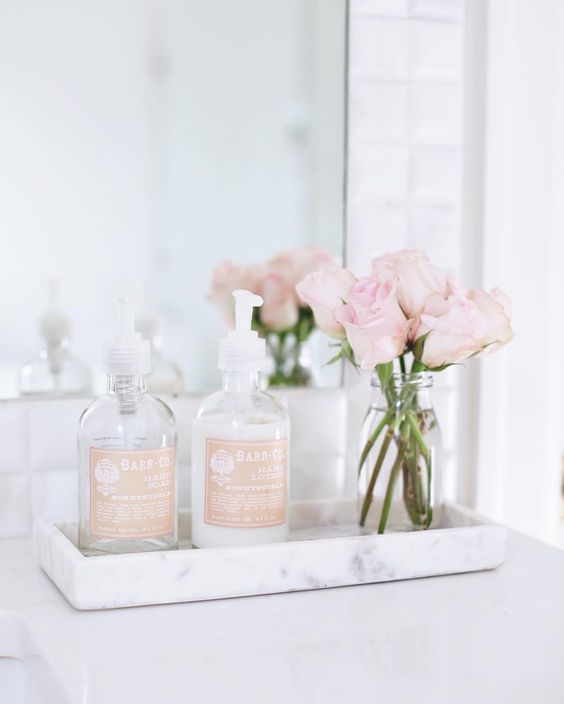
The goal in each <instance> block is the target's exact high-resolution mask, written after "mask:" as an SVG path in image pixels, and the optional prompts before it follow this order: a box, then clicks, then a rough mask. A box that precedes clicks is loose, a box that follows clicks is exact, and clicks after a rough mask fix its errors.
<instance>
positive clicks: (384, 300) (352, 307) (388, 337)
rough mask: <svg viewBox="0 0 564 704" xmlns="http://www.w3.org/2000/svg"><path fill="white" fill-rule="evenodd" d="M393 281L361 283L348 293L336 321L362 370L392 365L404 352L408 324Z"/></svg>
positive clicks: (376, 279) (374, 279)
mask: <svg viewBox="0 0 564 704" xmlns="http://www.w3.org/2000/svg"><path fill="white" fill-rule="evenodd" d="M396 293H397V280H396V279H395V278H394V277H384V278H377V277H375V276H371V277H365V278H362V279H360V280H359V281H358V282H357V283H356V284H355V285H354V286H353V287H352V288H351V290H350V291H349V294H348V296H347V298H346V303H345V304H344V305H342V306H340V308H339V309H338V310H337V312H336V313H335V318H336V320H337V321H338V322H339V323H342V325H343V327H344V328H345V331H346V335H347V340H348V341H349V344H350V346H351V347H352V350H353V352H354V356H355V359H356V361H357V363H358V364H360V367H361V368H362V369H373V368H374V367H375V366H376V365H377V364H384V363H386V362H391V361H392V360H393V359H395V358H396V357H399V356H400V355H401V354H403V352H404V351H405V346H406V342H407V335H408V331H409V322H408V320H407V319H406V317H405V315H404V313H403V311H402V309H401V308H400V305H399V303H398V300H397V297H396Z"/></svg>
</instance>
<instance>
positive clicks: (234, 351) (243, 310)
mask: <svg viewBox="0 0 564 704" xmlns="http://www.w3.org/2000/svg"><path fill="white" fill-rule="evenodd" d="M233 297H234V298H235V330H231V331H230V332H229V333H228V335H227V337H225V338H224V339H223V340H220V342H219V365H218V366H219V368H220V369H222V370H224V371H240V372H243V371H251V372H252V371H257V370H258V369H261V368H262V367H263V365H264V359H265V344H264V340H263V339H262V338H260V337H259V336H258V334H257V332H256V330H253V329H252V322H253V308H256V307H258V306H262V304H263V300H262V298H261V297H260V296H257V295H256V294H255V293H252V292H251V291H245V290H244V289H237V290H236V291H233Z"/></svg>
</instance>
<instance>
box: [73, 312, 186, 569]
mask: <svg viewBox="0 0 564 704" xmlns="http://www.w3.org/2000/svg"><path fill="white" fill-rule="evenodd" d="M119 305H120V333H119V335H118V336H117V337H114V338H112V339H111V340H109V342H108V344H107V348H106V369H107V372H108V387H107V393H106V394H105V395H104V396H102V397H100V398H98V399H96V400H95V401H94V402H93V403H91V404H90V406H88V408H87V409H86V410H85V411H84V413H83V414H82V416H81V418H80V422H79V428H78V451H79V461H80V470H79V471H80V477H79V504H80V506H79V508H80V520H79V536H78V539H79V547H80V549H81V551H82V552H83V553H84V554H86V555H99V554H100V555H101V554H107V553H125V552H143V551H148V550H167V549H172V548H176V547H177V545H178V513H177V478H176V471H175V450H176V440H177V434H176V422H175V418H174V415H173V413H172V411H171V410H170V408H169V407H168V406H167V405H166V404H164V403H163V402H162V401H160V400H159V399H157V398H155V397H154V396H151V395H149V394H148V393H147V375H148V374H149V372H150V371H151V348H150V344H149V341H148V340H143V339H142V338H141V335H140V333H137V332H135V328H134V317H133V310H132V307H131V304H130V303H129V302H128V301H127V300H125V299H119Z"/></svg>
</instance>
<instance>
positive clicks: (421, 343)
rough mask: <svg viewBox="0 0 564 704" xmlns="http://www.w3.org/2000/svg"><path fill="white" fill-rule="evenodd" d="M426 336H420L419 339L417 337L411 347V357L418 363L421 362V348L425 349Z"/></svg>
mask: <svg viewBox="0 0 564 704" xmlns="http://www.w3.org/2000/svg"><path fill="white" fill-rule="evenodd" d="M428 334H429V333H427V335H428ZM427 335H421V337H418V338H417V340H415V344H414V345H413V356H414V357H415V359H416V360H417V361H418V362H421V357H423V347H425V340H426V339H427ZM412 371H413V369H412Z"/></svg>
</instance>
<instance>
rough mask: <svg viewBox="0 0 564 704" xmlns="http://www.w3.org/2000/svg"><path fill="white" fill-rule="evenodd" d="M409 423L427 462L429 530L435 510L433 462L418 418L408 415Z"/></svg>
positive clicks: (426, 523) (427, 521) (427, 523)
mask: <svg viewBox="0 0 564 704" xmlns="http://www.w3.org/2000/svg"><path fill="white" fill-rule="evenodd" d="M407 422H408V423H409V425H410V427H411V431H412V433H413V436H414V438H415V439H416V441H417V444H418V445H419V449H420V450H421V454H422V455H423V458H424V460H425V466H426V468H427V506H428V510H427V520H426V521H425V528H428V527H429V526H430V525H431V521H432V520H433V509H432V508H431V477H432V471H433V461H432V457H431V452H430V451H429V448H428V447H427V443H426V442H425V438H424V437H423V434H422V433H421V429H420V428H419V423H418V422H417V418H415V417H414V416H413V414H411V413H408V414H407Z"/></svg>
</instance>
